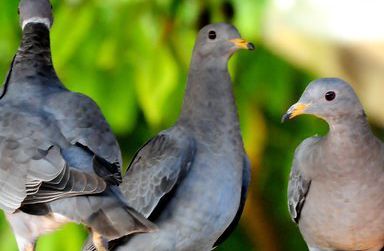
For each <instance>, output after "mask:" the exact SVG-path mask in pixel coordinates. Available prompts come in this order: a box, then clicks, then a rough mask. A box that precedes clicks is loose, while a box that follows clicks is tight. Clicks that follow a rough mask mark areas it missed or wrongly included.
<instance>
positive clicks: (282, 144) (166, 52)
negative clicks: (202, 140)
mask: <svg viewBox="0 0 384 251" xmlns="http://www.w3.org/2000/svg"><path fill="white" fill-rule="evenodd" d="M52 2H53V6H54V12H55V22H54V26H53V28H52V33H51V34H52V35H51V39H52V53H53V58H54V64H55V67H56V70H57V72H58V75H59V76H60V78H61V79H62V81H63V82H64V83H65V84H66V86H67V87H68V88H69V89H71V90H73V91H77V92H81V93H85V94H87V95H89V96H91V97H92V98H93V99H94V100H95V101H96V102H97V103H98V104H99V106H100V107H101V109H102V111H103V113H104V114H105V116H106V118H107V120H108V121H109V123H110V124H111V126H112V128H113V130H114V132H115V133H116V134H117V135H118V139H119V142H120V144H121V147H122V151H123V153H124V155H125V160H126V162H125V163H128V160H129V159H130V158H131V157H132V155H133V154H134V152H135V151H136V149H138V148H139V147H140V146H141V145H142V144H143V143H144V142H145V141H146V140H148V139H149V138H150V137H151V136H153V135H154V134H156V133H157V132H158V131H159V130H161V129H164V128H166V127H168V126H170V125H172V123H174V122H175V120H176V118H177V116H178V113H179V111H180V107H181V103H182V97H183V92H184V87H185V80H186V74H187V71H188V65H189V60H190V56H191V52H192V48H193V44H194V39H195V35H196V32H197V30H198V28H199V25H201V24H204V23H206V22H208V21H215V22H216V21H232V22H233V23H234V24H235V25H236V26H237V27H238V29H239V30H240V31H241V33H242V35H243V36H244V38H246V39H248V40H251V41H256V42H257V41H259V40H260V37H261V31H260V29H261V22H262V15H263V10H264V6H265V3H266V1H265V0H264V1H254V0H232V1H220V0H211V1H177V0H157V1H155V0H154V1H140V0H110V1H101V0H100V1H96V0H93V1H91V0H76V1H75V0H71V1H70V0H67V1H64V0H61V1H59V0H55V1H52ZM16 9H17V1H0V10H1V12H2V13H1V15H0V24H1V27H2V29H1V31H0V75H1V76H5V74H6V72H7V69H8V66H9V63H10V61H11V59H12V56H13V55H14V53H15V51H16V49H17V46H18V43H19V39H20V30H19V27H18V19H17V15H16ZM257 47H258V48H257V50H256V52H254V53H249V52H245V51H244V52H240V53H239V54H240V55H237V56H235V57H234V58H233V59H232V60H231V63H230V70H231V73H232V76H233V80H234V89H235V95H236V99H237V103H238V107H239V114H240V118H241V127H242V130H243V136H244V141H245V145H246V148H247V150H248V152H249V154H250V157H251V159H252V161H255V162H257V163H253V165H254V166H256V165H257V166H258V168H257V169H254V174H253V176H254V179H253V180H252V184H251V190H258V191H259V192H260V193H261V196H260V200H258V201H256V202H255V203H256V204H257V205H259V206H260V207H262V208H263V209H264V212H265V214H264V217H265V218H266V219H267V222H268V223H269V224H270V225H271V229H272V230H273V231H274V232H275V234H274V235H273V238H274V241H275V242H276V243H277V244H276V245H277V246H278V247H280V249H281V250H305V246H304V243H303V241H302V239H301V237H300V235H299V233H298V231H297V228H296V227H295V225H294V224H293V223H291V222H290V219H289V216H288V213H287V206H286V186H287V178H288V173H289V168H290V162H291V158H292V154H293V151H294V148H295V147H296V146H297V145H298V144H299V142H300V141H301V140H302V139H304V138H305V137H308V136H311V135H313V134H315V133H318V132H323V133H324V131H325V130H326V127H325V126H324V124H321V122H319V121H318V120H314V119H308V118H305V119H298V120H297V121H294V122H290V123H288V124H284V125H282V124H281V123H280V118H281V115H282V114H283V113H284V112H285V109H287V108H288V107H289V105H290V104H292V103H293V102H294V101H295V99H296V98H298V96H299V95H300V93H301V91H302V90H303V88H304V86H305V85H306V83H308V81H309V80H310V76H308V75H307V74H305V73H303V72H301V71H300V70H298V69H295V67H293V66H292V65H290V64H288V63H287V62H285V61H284V60H282V59H280V58H278V57H277V56H275V55H274V54H273V53H272V52H270V51H269V50H268V49H266V48H265V47H264V45H263V43H262V41H259V42H257ZM251 213H252V208H251ZM246 224H255V225H256V224H258V222H253V221H251V222H246ZM246 229H248V228H242V227H241V226H240V227H239V228H238V229H237V231H236V232H235V234H234V235H233V236H232V237H231V238H230V239H229V240H228V241H227V242H225V243H224V244H223V245H222V246H221V247H219V249H218V250H220V251H225V250H261V249H259V246H263V245H261V244H262V243H259V241H261V240H259V237H258V236H256V235H255V234H254V233H252V232H249V231H247V230H246ZM85 236H86V232H85V231H84V228H83V227H80V226H77V225H69V226H67V227H65V228H64V229H62V230H60V231H59V232H55V233H53V234H50V235H48V236H45V237H44V238H41V240H39V242H38V250H55V251H72V250H79V249H80V247H81V244H82V242H83V240H84V239H85ZM259 244H260V245H259ZM255 245H256V246H257V247H256V246H255ZM0 250H6V251H8V250H9V251H13V250H16V243H15V241H14V238H13V235H12V233H11V231H10V229H9V227H8V225H7V223H6V221H5V220H4V217H2V218H0Z"/></svg>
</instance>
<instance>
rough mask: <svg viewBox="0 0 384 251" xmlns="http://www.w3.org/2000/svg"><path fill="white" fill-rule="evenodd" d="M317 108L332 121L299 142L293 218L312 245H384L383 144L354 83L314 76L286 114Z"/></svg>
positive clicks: (314, 250) (368, 248)
mask: <svg viewBox="0 0 384 251" xmlns="http://www.w3.org/2000/svg"><path fill="white" fill-rule="evenodd" d="M300 114H312V115H315V116H317V117H320V118H322V119H324V120H325V121H326V122H327V123H328V124H329V128H330V130H329V133H328V134H327V135H326V136H324V137H312V138H308V139H306V140H304V141H303V142H302V143H301V144H300V146H298V147H297V149H296V151H295V155H294V160H293V166H292V170H291V174H290V178H289V184H288V205H289V212H290V214H291V217H292V219H293V220H294V221H295V222H296V223H297V224H298V225H299V228H300V231H301V233H302V235H303V237H304V239H305V241H306V242H307V245H308V247H309V249H310V250H311V251H328V250H329V251H337V250H343V251H360V250H364V251H379V250H381V249H382V248H383V247H384V211H383V208H384V193H383V187H384V145H383V143H382V142H381V141H380V140H379V139H378V138H376V137H375V136H374V135H373V133H372V131H371V129H370V127H369V124H368V121H367V119H366V116H365V113H364V110H363V107H362V106H361V104H360V102H359V99H358V97H357V96H356V94H355V92H354V91H353V89H352V87H351V86H350V85H349V84H348V83H346V82H344V81H342V80H340V79H335V78H325V79H319V80H316V81H314V82H312V83H311V84H310V85H309V86H308V87H307V88H306V90H305V91H304V93H303V95H302V96H301V98H300V100H299V101H298V102H297V103H296V104H295V105H293V106H292V107H291V108H290V109H289V110H288V112H287V114H286V115H285V116H284V117H283V120H287V119H290V118H292V117H295V116H298V115H300Z"/></svg>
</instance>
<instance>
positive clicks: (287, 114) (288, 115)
mask: <svg viewBox="0 0 384 251" xmlns="http://www.w3.org/2000/svg"><path fill="white" fill-rule="evenodd" d="M291 115H292V114H291V113H286V114H284V115H283V117H282V118H281V123H284V122H286V121H287V120H289V119H290V118H291Z"/></svg>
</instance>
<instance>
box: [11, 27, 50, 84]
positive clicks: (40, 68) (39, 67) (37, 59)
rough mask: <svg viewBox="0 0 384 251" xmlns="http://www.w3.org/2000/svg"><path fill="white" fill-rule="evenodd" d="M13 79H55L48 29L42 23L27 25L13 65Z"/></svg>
mask: <svg viewBox="0 0 384 251" xmlns="http://www.w3.org/2000/svg"><path fill="white" fill-rule="evenodd" d="M12 71H13V72H17V74H14V75H15V76H14V77H17V78H28V77H33V76H35V75H39V76H40V77H56V73H55V70H54V68H53V65H52V60H51V48H50V37H49V29H48V28H47V26H46V25H44V24H42V23H28V24H26V25H25V27H24V29H23V34H22V40H21V44H20V47H19V49H18V51H17V53H16V57H15V59H14V63H13V69H12Z"/></svg>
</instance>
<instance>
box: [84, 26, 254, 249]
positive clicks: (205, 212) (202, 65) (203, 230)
mask: <svg viewBox="0 0 384 251" xmlns="http://www.w3.org/2000/svg"><path fill="white" fill-rule="evenodd" d="M238 49H249V50H253V49H254V46H253V44H252V43H249V42H247V41H245V40H244V39H241V38H240V34H239V32H238V31H237V29H236V28H235V27H234V26H232V25H230V24H225V23H217V24H210V25H207V26H205V27H204V28H202V29H201V30H200V32H199V33H198V37H197V41H196V44H195V47H194V50H193V55H192V61H191V64H190V70H189V74H188V81H187V88H186V92H185V97H184V103H183V106H182V111H181V114H180V117H179V119H178V120H177V122H176V124H175V125H174V126H173V127H171V128H169V129H166V130H164V131H161V132H160V133H159V134H158V135H156V136H155V137H154V138H152V139H150V140H149V141H148V142H147V143H146V144H145V145H144V146H143V147H142V148H141V149H140V150H139V151H138V152H137V154H136V155H135V156H134V158H133V160H132V162H131V163H130V165H129V167H128V171H127V173H126V175H125V176H124V178H123V183H122V184H121V190H122V191H123V193H124V195H125V197H126V199H127V201H128V203H129V205H131V206H132V207H133V208H135V209H136V210H137V211H138V212H139V213H141V214H143V215H144V216H146V217H148V218H149V219H150V220H151V221H153V222H154V223H155V224H156V225H157V226H158V231H156V232H152V233H146V234H137V235H132V237H130V236H128V237H127V238H122V239H120V240H117V241H113V242H111V243H110V246H109V248H110V250H124V251H129V250H136V251H143V250H145V251H153V250H156V251H170V250H178V251H183V250H188V251H193V250H196V251H204V250H212V249H213V248H214V247H216V246H217V245H219V244H220V243H222V242H223V241H224V240H225V239H226V238H227V237H228V236H229V235H230V233H231V232H232V230H233V229H234V227H235V226H236V225H237V223H238V221H239V218H240V216H241V213H242V210H243V207H244V203H245V199H246V194H247V188H248V184H249V180H250V164H249V161H248V158H247V156H246V153H245V152H244V147H243V141H242V137H241V133H240V127H239V120H238V115H237V109H236V105H235V99H234V97H233V92H232V85H231V78H230V75H229V73H228V68H227V63H228V60H229V58H230V57H231V55H232V54H233V53H234V52H235V51H237V50H238ZM83 250H93V248H92V245H90V243H89V242H88V243H87V244H86V245H85V246H84V248H83Z"/></svg>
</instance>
